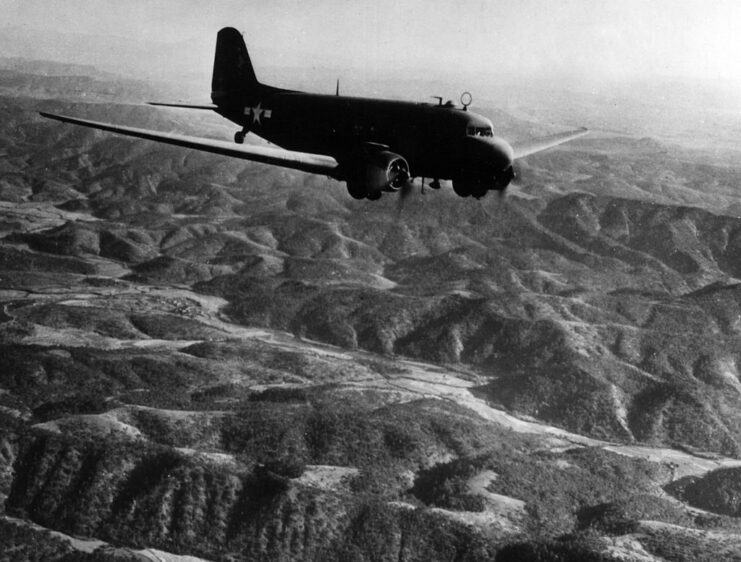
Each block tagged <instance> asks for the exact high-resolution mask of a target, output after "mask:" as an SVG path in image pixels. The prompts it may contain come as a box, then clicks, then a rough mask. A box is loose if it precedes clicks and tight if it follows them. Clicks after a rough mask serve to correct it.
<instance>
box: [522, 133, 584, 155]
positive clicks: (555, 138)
mask: <svg viewBox="0 0 741 562" xmlns="http://www.w3.org/2000/svg"><path fill="white" fill-rule="evenodd" d="M588 132H589V129H586V128H584V127H582V128H581V129H577V130H576V131H569V132H567V133H556V134H555V135H549V136H547V137H541V138H539V139H533V140H528V141H524V142H513V143H511V146H512V150H513V152H514V158H515V159H517V158H524V157H525V156H530V155H531V154H535V153H536V152H541V151H543V150H548V149H549V148H553V147H554V146H558V145H559V144H563V143H565V142H568V141H570V140H574V139H577V138H579V137H581V136H584V135H586V134H587V133H588Z"/></svg>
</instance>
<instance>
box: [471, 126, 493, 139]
mask: <svg viewBox="0 0 741 562" xmlns="http://www.w3.org/2000/svg"><path fill="white" fill-rule="evenodd" d="M466 135H468V136H469V137H493V136H494V133H493V132H492V130H491V127H474V126H469V127H466Z"/></svg>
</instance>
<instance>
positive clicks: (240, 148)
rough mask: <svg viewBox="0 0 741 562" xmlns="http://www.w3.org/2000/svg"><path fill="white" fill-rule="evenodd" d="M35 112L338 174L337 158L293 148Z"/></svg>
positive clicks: (197, 147) (158, 140) (204, 149)
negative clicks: (208, 137)
mask: <svg viewBox="0 0 741 562" xmlns="http://www.w3.org/2000/svg"><path fill="white" fill-rule="evenodd" d="M39 113H40V114H41V116H42V117H47V118H49V119H56V120H57V121H62V122H64V123H73V124H75V125H82V126H83V127H92V128H93V129H100V130H101V131H109V132H111V133H118V134H120V135H127V136H130V137H137V138H140V139H146V140H152V141H157V142H163V143H165V144H173V145H175V146H183V147H185V148H192V149H195V150H202V151H204V152H211V153H213V154H222V155H224V156H231V157H233V158H241V159H242V160H253V161H255V162H262V163H263V164H273V165H276V166H282V167H284V168H291V169H293V170H301V171H302V172H309V173H312V174H324V175H327V176H331V177H337V176H338V175H339V165H338V164H337V160H335V159H334V158H332V157H331V156H326V155H323V154H310V153H308V152H293V151H290V150H283V149H282V148H273V147H268V146H253V145H243V144H236V143H232V142H227V141H219V140H213V139H206V138H201V137H191V136H188V135H178V134H174V133H162V132H160V131H152V130H149V129H137V128H135V127H124V126H123V125H113V124H111V123H101V122H99V121H88V120H87V119H78V118H76V117H67V116H66V115H55V114H53V113H46V112H43V111H41V112H39Z"/></svg>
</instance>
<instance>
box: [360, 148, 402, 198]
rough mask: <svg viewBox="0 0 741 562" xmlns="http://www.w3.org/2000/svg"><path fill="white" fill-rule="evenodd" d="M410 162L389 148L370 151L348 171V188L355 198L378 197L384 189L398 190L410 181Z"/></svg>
mask: <svg viewBox="0 0 741 562" xmlns="http://www.w3.org/2000/svg"><path fill="white" fill-rule="evenodd" d="M409 177H410V173H409V164H408V163H407V161H406V160H405V159H404V158H403V157H402V156H399V155H398V154H395V153H393V152H390V151H388V150H375V151H369V152H368V153H366V154H364V155H363V157H362V158H360V159H358V161H356V163H355V165H354V166H353V167H352V168H351V169H350V170H348V173H347V178H346V179H347V190H348V191H349V192H350V195H352V196H353V197H354V198H355V199H363V198H365V197H367V198H368V199H378V198H379V197H380V196H381V192H383V191H391V192H394V191H398V190H399V189H401V187H402V186H403V185H404V184H405V183H406V182H407V181H409Z"/></svg>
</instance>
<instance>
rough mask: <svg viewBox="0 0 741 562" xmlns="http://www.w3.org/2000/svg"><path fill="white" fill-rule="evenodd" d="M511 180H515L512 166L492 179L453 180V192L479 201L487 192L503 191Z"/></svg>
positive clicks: (469, 178) (470, 178)
mask: <svg viewBox="0 0 741 562" xmlns="http://www.w3.org/2000/svg"><path fill="white" fill-rule="evenodd" d="M513 179H515V170H514V168H513V167H512V166H509V167H508V168H506V169H505V170H504V171H503V172H501V173H499V174H496V175H494V176H492V177H468V178H458V179H454V180H453V191H455V193H456V195H459V196H460V197H470V196H473V197H475V198H476V199H480V198H482V197H483V196H484V195H486V192H487V191H490V190H495V191H504V190H505V189H507V186H508V185H509V184H510V183H511V182H512V180H513Z"/></svg>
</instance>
